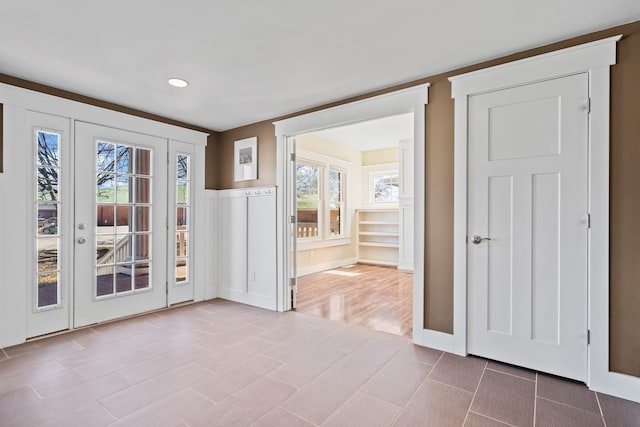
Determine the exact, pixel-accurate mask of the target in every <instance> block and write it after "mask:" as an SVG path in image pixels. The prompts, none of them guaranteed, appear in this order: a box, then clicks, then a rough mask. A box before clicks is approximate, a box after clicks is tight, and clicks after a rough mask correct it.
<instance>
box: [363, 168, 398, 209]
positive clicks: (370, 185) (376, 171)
mask: <svg viewBox="0 0 640 427" xmlns="http://www.w3.org/2000/svg"><path fill="white" fill-rule="evenodd" d="M363 169H364V170H365V171H366V172H367V181H366V182H367V191H368V197H369V205H371V206H376V207H397V206H398V203H399V202H400V194H398V199H397V200H393V201H391V202H376V200H375V190H374V182H373V177H374V176H375V175H384V174H397V175H398V179H400V165H399V163H389V164H384V165H373V166H365V167H363Z"/></svg>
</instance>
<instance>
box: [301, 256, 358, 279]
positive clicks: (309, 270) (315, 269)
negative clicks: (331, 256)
mask: <svg viewBox="0 0 640 427" xmlns="http://www.w3.org/2000/svg"><path fill="white" fill-rule="evenodd" d="M357 262H358V259H357V258H346V259H338V260H334V261H329V262H324V263H322V264H315V265H309V266H306V267H300V268H298V271H297V276H298V277H302V276H306V275H307V274H313V273H319V272H321V271H326V270H331V269H333V268H338V267H342V266H345V265H349V264H356V263H357Z"/></svg>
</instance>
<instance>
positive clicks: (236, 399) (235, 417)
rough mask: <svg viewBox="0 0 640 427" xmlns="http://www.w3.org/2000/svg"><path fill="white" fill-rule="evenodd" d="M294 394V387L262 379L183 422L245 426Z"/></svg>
mask: <svg viewBox="0 0 640 427" xmlns="http://www.w3.org/2000/svg"><path fill="white" fill-rule="evenodd" d="M295 391H296V389H295V387H293V386H290V385H288V384H285V383H282V382H280V381H277V380H274V379H273V378H269V377H265V378H263V379H261V380H259V381H256V382H255V383H253V384H251V385H249V386H248V387H246V388H244V389H242V390H241V391H239V392H238V393H236V394H234V395H232V396H230V397H229V398H227V399H225V400H224V401H222V402H221V403H219V404H217V405H215V406H214V407H213V408H211V409H209V410H207V411H203V412H200V413H198V414H193V415H192V416H191V417H188V418H187V419H186V420H185V422H186V423H187V424H188V425H189V426H190V427H200V426H201V427H210V426H224V427H234V426H248V425H250V424H251V423H253V422H254V421H257V420H258V419H260V418H262V417H263V416H264V415H266V414H267V413H269V412H271V411H272V410H273V409H275V408H276V407H277V406H278V404H279V403H280V402H282V401H284V400H285V399H287V398H288V397H289V396H291V395H292V394H293V393H294V392H295Z"/></svg>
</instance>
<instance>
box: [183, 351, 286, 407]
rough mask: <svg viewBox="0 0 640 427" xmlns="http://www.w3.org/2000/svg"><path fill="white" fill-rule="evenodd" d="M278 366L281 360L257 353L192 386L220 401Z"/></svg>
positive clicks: (210, 397) (213, 399)
mask: <svg viewBox="0 0 640 427" xmlns="http://www.w3.org/2000/svg"><path fill="white" fill-rule="evenodd" d="M279 366H282V362H278V361H276V360H273V359H269V358H267V357H265V356H262V355H260V354H258V355H256V356H254V357H250V358H248V359H245V360H243V361H242V362H241V363H238V364H236V365H233V367H231V368H229V369H227V370H225V371H224V372H222V373H219V374H213V375H211V377H210V378H209V379H207V380H206V381H202V382H200V383H198V384H196V385H194V386H192V388H193V390H195V391H197V392H198V393H200V394H201V395H203V396H205V397H206V398H207V399H210V400H212V401H213V402H220V401H222V400H224V399H225V398H227V397H228V396H230V395H231V394H233V393H235V392H236V391H238V390H242V389H243V388H245V387H246V386H248V385H249V384H251V383H252V382H254V381H257V380H259V379H260V378H262V377H263V376H265V375H266V374H268V373H269V372H271V371H273V370H274V369H276V368H278V367H279Z"/></svg>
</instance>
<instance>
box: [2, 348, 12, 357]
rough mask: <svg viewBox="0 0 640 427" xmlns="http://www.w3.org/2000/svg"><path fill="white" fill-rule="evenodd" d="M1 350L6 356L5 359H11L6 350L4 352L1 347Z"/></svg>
mask: <svg viewBox="0 0 640 427" xmlns="http://www.w3.org/2000/svg"><path fill="white" fill-rule="evenodd" d="M2 352H3V353H4V355H5V356H6V358H7V360H9V359H11V358H10V357H9V355H8V354H7V352H6V351H4V348H3V349H2Z"/></svg>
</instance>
